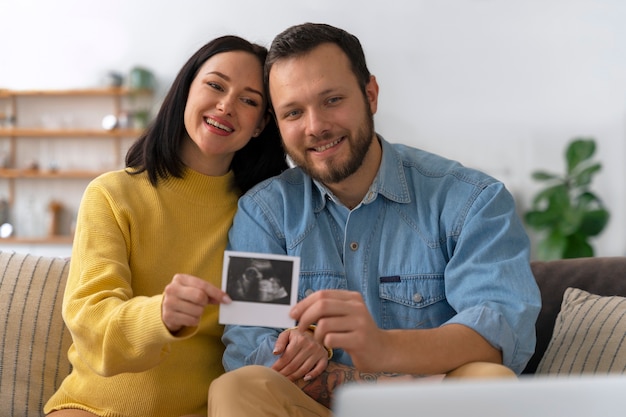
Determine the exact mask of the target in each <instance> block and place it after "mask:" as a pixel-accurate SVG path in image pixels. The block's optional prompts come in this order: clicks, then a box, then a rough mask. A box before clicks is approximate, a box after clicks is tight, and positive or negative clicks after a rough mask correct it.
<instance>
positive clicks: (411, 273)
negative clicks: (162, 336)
mask: <svg viewBox="0 0 626 417" xmlns="http://www.w3.org/2000/svg"><path fill="white" fill-rule="evenodd" d="M265 76H266V81H267V82H268V83H269V84H268V85H269V92H270V98H271V102H272V107H273V112H274V115H275V117H276V120H277V122H278V126H279V129H280V133H281V136H282V139H283V144H284V147H285V150H286V151H287V153H288V154H289V156H290V158H291V159H292V160H293V162H294V163H295V164H296V165H297V168H294V169H291V170H289V171H287V172H285V173H284V174H282V175H281V176H280V177H277V178H274V179H271V180H269V181H267V182H265V183H263V184H262V185H260V186H259V187H257V188H255V189H254V190H253V191H251V192H250V193H248V194H247V195H246V196H244V197H243V198H242V199H241V200H240V203H239V209H238V212H237V215H236V218H235V221H234V225H233V228H232V230H231V233H230V235H229V239H230V246H231V249H233V250H240V251H248V252H263V253H277V254H288V255H296V256H300V257H301V271H300V286H299V299H300V300H301V301H300V302H299V303H298V304H297V305H296V306H295V307H294V308H293V309H292V310H291V315H292V317H293V318H294V319H295V320H297V321H298V323H299V324H298V328H297V329H286V330H285V329H270V328H255V327H241V326H228V327H227V329H226V330H225V333H224V337H223V340H224V342H225V344H226V353H225V356H224V366H225V368H226V370H228V371H233V372H228V373H227V374H226V375H224V376H222V377H220V378H219V379H218V380H217V381H216V382H214V384H213V386H212V387H211V392H210V395H209V401H210V405H209V408H210V410H211V411H212V413H213V414H211V415H215V416H227V415H237V414H239V415H250V413H253V411H254V414H255V415H265V413H266V412H268V413H269V412H272V413H273V414H272V415H329V413H330V411H329V410H328V407H330V406H331V400H332V392H333V389H334V388H335V387H336V386H337V385H339V384H341V383H344V382H348V381H357V380H376V379H379V380H380V379H382V378H384V379H389V378H407V377H414V376H417V375H438V374H446V375H449V376H455V375H456V376H507V375H515V373H520V372H521V371H522V370H523V368H524V366H525V364H526V362H527V361H528V359H529V358H530V356H531V355H532V353H533V350H534V344H535V334H534V323H535V320H536V317H537V314H538V312H539V308H540V296H539V291H538V288H537V286H536V283H535V280H534V278H533V275H532V273H531V271H530V265H529V259H528V258H529V242H528V238H527V236H526V234H525V232H524V229H523V227H522V224H521V222H520V221H519V218H518V217H517V215H516V214H515V205H514V201H513V198H512V197H511V195H510V194H509V193H508V191H507V190H506V189H505V187H504V185H503V184H502V183H500V182H498V181H496V180H494V179H493V178H491V177H489V176H487V175H485V174H482V173H480V172H477V171H475V170H472V169H468V168H465V167H463V166H461V165H460V164H458V163H456V162H453V161H449V160H446V159H443V158H441V157H439V156H436V155H432V154H429V153H426V152H424V151H421V150H418V149H414V148H410V147H407V146H403V145H392V144H390V143H389V142H387V141H385V140H384V139H383V137H382V136H380V135H377V134H376V132H375V131H374V122H373V114H375V113H376V110H377V104H378V103H377V99H378V84H377V82H376V79H375V77H374V76H372V75H370V73H369V71H368V69H367V66H366V63H365V57H364V55H363V51H362V48H361V45H360V43H359V41H358V39H357V38H355V37H354V36H352V35H350V34H349V33H347V32H345V31H343V30H341V29H337V28H334V27H332V26H328V25H322V24H304V25H299V26H295V27H291V28H289V29H287V30H286V31H284V32H283V33H281V34H280V35H278V36H277V37H276V38H275V39H274V41H273V43H272V46H271V48H270V52H269V54H268V58H267V61H266V66H265ZM313 325H316V327H313ZM254 364H256V365H264V367H254V366H252V367H250V366H247V367H246V366H244V365H254ZM290 381H292V382H295V384H294V383H292V382H290ZM296 388H299V389H296ZM300 390H301V391H300ZM269 392H271V394H270V393H269ZM302 392H304V393H306V394H308V397H307V396H306V395H303V393H302ZM229 393H230V396H231V398H232V396H235V395H236V398H237V401H236V402H237V404H238V405H237V406H236V407H241V408H237V409H236V410H235V409H233V408H232V407H235V406H234V405H233V402H235V401H229V400H226V398H228V396H229ZM310 398H313V399H315V400H317V402H314V401H311V399H310ZM218 399H219V400H218ZM226 403H228V405H226ZM246 404H247V405H246ZM246 407H248V408H246ZM226 408H228V409H229V411H228V412H226V411H225V409H226ZM277 409H280V410H281V412H282V411H283V410H284V413H282V414H281V413H279V412H277V411H276V410H277Z"/></svg>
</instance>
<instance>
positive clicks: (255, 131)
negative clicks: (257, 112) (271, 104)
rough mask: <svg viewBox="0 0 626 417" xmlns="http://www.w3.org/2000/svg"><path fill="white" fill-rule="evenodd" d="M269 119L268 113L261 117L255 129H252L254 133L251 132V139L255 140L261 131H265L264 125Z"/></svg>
mask: <svg viewBox="0 0 626 417" xmlns="http://www.w3.org/2000/svg"><path fill="white" fill-rule="evenodd" d="M270 117H272V115H270V113H269V112H265V114H264V115H263V117H262V118H261V120H260V121H259V124H258V125H257V127H256V129H254V132H252V137H253V138H256V137H257V136H259V135H260V134H261V132H262V131H263V129H265V125H266V124H267V122H268V121H269V120H270Z"/></svg>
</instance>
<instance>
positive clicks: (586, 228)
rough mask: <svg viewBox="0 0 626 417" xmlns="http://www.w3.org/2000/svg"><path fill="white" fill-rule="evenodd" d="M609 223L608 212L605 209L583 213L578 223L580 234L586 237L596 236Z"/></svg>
mask: <svg viewBox="0 0 626 417" xmlns="http://www.w3.org/2000/svg"><path fill="white" fill-rule="evenodd" d="M608 222H609V212H608V211H606V210H605V209H598V210H592V211H588V212H586V213H584V215H583V217H582V220H581V222H580V232H581V233H583V234H584V235H586V236H597V235H599V234H600V232H602V230H604V228H605V227H606V225H607V223H608Z"/></svg>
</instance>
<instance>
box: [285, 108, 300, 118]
mask: <svg viewBox="0 0 626 417" xmlns="http://www.w3.org/2000/svg"><path fill="white" fill-rule="evenodd" d="M298 115H300V110H291V111H289V112H287V113H285V119H293V118H294V117H298Z"/></svg>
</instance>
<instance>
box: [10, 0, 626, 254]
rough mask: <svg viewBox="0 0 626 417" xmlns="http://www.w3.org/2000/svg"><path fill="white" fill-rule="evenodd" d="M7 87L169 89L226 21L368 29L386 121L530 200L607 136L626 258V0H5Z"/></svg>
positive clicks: (614, 235)
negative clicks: (134, 74) (118, 80)
mask: <svg viewBox="0 0 626 417" xmlns="http://www.w3.org/2000/svg"><path fill="white" fill-rule="evenodd" d="M0 16H1V17H2V24H1V25H0V45H1V46H0V48H1V49H0V88H2V87H5V88H12V89H33V88H72V87H90V86H94V85H97V84H99V83H100V81H101V79H102V76H103V75H104V74H105V73H106V72H107V71H109V70H119V71H123V72H127V71H128V70H129V69H130V68H131V67H132V66H134V65H136V64H141V65H144V66H147V67H149V68H152V69H153V70H154V72H155V73H156V75H157V77H158V79H159V81H160V83H161V84H160V85H161V88H160V91H161V92H162V91H164V90H165V89H166V88H167V86H168V84H169V82H171V80H172V79H173V77H174V76H175V74H176V72H177V71H178V69H179V68H180V66H181V65H182V64H183V63H184V61H185V60H186V59H187V58H188V56H189V55H191V54H192V53H193V52H194V51H195V50H196V49H197V48H198V47H200V46H201V45H202V44H204V43H205V42H206V41H208V40H209V39H211V38H213V37H215V36H217V35H222V34H226V33H234V34H238V35H242V36H244V37H246V38H248V39H250V40H253V41H258V42H260V43H263V44H266V45H268V44H269V42H270V41H271V39H272V38H273V36H274V35H275V34H276V33H278V32H279V31H281V30H283V29H284V28H286V27H287V26H289V25H292V24H296V23H301V22H305V21H317V22H326V23H331V24H334V25H338V26H341V27H343V28H345V29H347V30H349V31H351V32H352V33H354V34H355V35H357V36H358V37H359V38H360V39H361V41H362V43H363V45H364V48H365V50H366V54H367V57H368V62H369V66H370V69H371V71H372V72H373V73H374V74H375V75H377V77H378V81H379V84H380V87H381V94H380V103H379V112H378V114H377V115H376V125H377V130H378V131H379V132H380V133H382V134H383V136H385V137H386V138H387V139H388V140H390V141H391V142H404V143H408V144H411V145H414V146H417V147H421V148H424V149H426V150H430V151H434V152H437V153H440V154H443V155H445V156H448V157H451V158H454V159H458V160H460V161H461V162H463V163H464V164H466V165H469V166H474V167H478V168H481V169H483V170H484V171H486V172H489V173H491V174H493V175H495V176H496V177H498V178H500V179H502V180H503V181H504V182H505V183H506V184H507V186H508V187H509V189H510V190H511V191H512V192H513V193H514V195H515V196H516V198H517V201H518V204H519V207H520V210H524V209H526V208H527V207H528V205H529V203H530V196H531V195H532V193H533V192H534V191H536V189H537V187H538V184H535V183H533V182H532V180H531V179H530V173H531V172H532V171H533V170H535V169H538V168H546V169H550V170H554V171H561V170H562V169H563V166H564V163H563V156H562V154H563V150H564V147H565V144H566V143H567V142H568V141H569V140H570V139H571V138H573V137H575V136H579V135H585V136H594V137H596V139H597V140H598V144H599V153H598V158H599V159H600V160H601V161H602V162H603V165H604V168H603V171H602V173H601V174H600V175H599V176H598V177H597V179H596V183H595V185H596V191H597V193H598V194H600V195H601V196H602V197H603V198H604V199H605V201H606V203H607V204H608V206H609V208H610V210H611V214H612V218H611V223H610V225H609V228H608V230H607V231H606V232H604V233H603V235H602V236H601V237H600V238H599V239H598V240H597V241H596V242H595V246H596V249H597V255H605V256H607V255H625V254H626V233H624V231H625V230H626V196H625V195H626V192H625V191H626V185H625V182H624V179H625V178H626V172H625V171H626V168H624V165H625V164H624V161H625V159H626V145H625V143H624V142H625V141H624V137H625V115H626V97H625V93H626V24H624V22H626V2H624V1H623V0H595V1H594V0H562V1H559V0H517V1H502V0H501V1H498V0H403V1H393V0H388V1H378V2H374V1H364V0H342V1H337V0H315V1H305V0H300V1H293V0H290V1H286V0H275V1H258V0H230V1H219V2H218V1H210V0H201V1H200V0H181V1H178V2H172V1H165V0H156V1H155V0H130V1H129V0H107V1H102V0H92V1H84V0H56V1H53V2H51V1H47V0H2V2H1V3H0Z"/></svg>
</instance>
